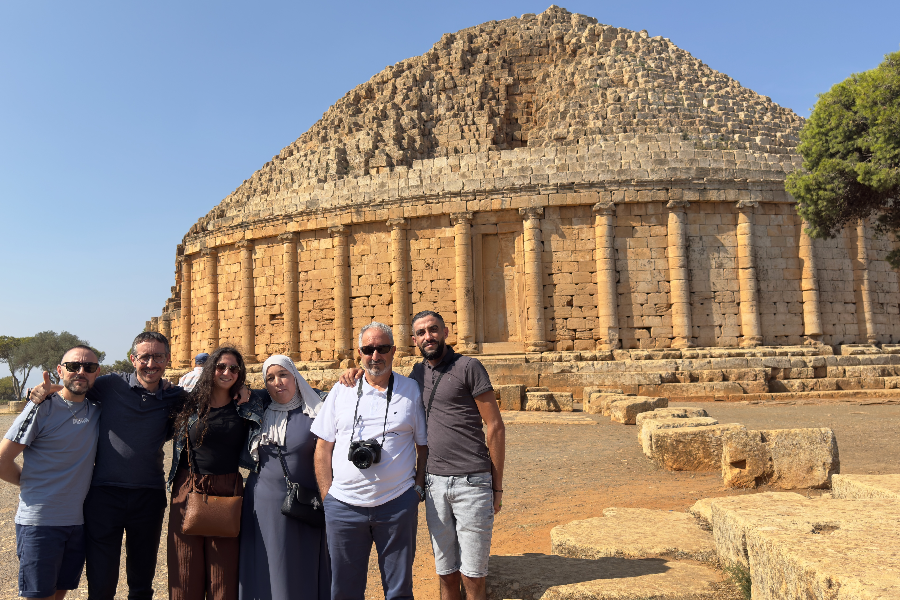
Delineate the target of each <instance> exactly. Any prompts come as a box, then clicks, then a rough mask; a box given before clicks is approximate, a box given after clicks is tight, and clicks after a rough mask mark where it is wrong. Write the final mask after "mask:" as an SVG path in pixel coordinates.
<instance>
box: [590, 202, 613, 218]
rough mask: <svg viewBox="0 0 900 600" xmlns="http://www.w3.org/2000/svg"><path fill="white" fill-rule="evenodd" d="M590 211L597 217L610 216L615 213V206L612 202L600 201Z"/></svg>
mask: <svg viewBox="0 0 900 600" xmlns="http://www.w3.org/2000/svg"><path fill="white" fill-rule="evenodd" d="M591 210H592V211H593V212H594V213H596V214H598V215H612V214H615V212H616V204H615V202H613V201H612V200H601V201H600V202H598V203H596V204H595V205H594V206H592V207H591Z"/></svg>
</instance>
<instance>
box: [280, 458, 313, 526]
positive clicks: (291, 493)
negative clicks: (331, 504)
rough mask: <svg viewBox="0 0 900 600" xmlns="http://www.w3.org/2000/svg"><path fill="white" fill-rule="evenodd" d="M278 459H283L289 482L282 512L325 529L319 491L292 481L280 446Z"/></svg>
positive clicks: (286, 478)
mask: <svg viewBox="0 0 900 600" xmlns="http://www.w3.org/2000/svg"><path fill="white" fill-rule="evenodd" d="M277 448H278V460H280V461H281V470H282V471H284V481H285V483H287V496H285V498H284V502H283V503H282V504H281V514H283V515H286V516H288V517H291V518H293V519H297V520H298V521H300V522H301V523H306V524H307V525H309V526H310V527H316V528H318V529H323V528H324V527H325V506H324V505H323V504H322V498H320V497H319V492H317V491H314V490H308V489H306V488H305V487H303V486H302V485H300V484H299V483H294V482H293V481H291V476H290V474H289V473H288V468H287V463H286V462H285V460H284V455H283V454H282V453H281V446H278V447H277Z"/></svg>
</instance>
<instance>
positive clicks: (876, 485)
mask: <svg viewBox="0 0 900 600" xmlns="http://www.w3.org/2000/svg"><path fill="white" fill-rule="evenodd" d="M831 494H832V496H834V497H835V498H839V499H842V500H868V499H871V498H891V499H895V500H900V475H838V474H835V475H832V477H831Z"/></svg>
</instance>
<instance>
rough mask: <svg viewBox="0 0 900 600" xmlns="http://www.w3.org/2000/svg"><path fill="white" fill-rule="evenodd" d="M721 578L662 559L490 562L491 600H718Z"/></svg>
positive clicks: (704, 568)
mask: <svg viewBox="0 0 900 600" xmlns="http://www.w3.org/2000/svg"><path fill="white" fill-rule="evenodd" d="M721 582H722V575H721V573H720V572H719V571H717V570H715V569H713V568H712V567H710V566H708V565H704V564H701V563H696V562H693V561H676V560H667V559H662V558H638V559H628V558H619V557H608V558H601V559H598V560H592V559H585V558H569V557H566V556H554V555H552V554H549V555H548V554H525V555H518V556H497V555H493V556H491V558H490V563H489V565H488V576H487V582H486V583H487V597H488V600H513V599H518V600H639V599H640V600H643V599H648V598H652V599H653V600H716V599H717V598H720V597H721V596H719V595H717V593H718V592H717V591H716V588H717V587H718V586H720V585H721Z"/></svg>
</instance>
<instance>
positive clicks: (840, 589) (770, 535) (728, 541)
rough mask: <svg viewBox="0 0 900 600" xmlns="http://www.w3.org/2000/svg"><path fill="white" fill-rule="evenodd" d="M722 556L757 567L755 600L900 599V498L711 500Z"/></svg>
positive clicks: (753, 576) (753, 569)
mask: <svg viewBox="0 0 900 600" xmlns="http://www.w3.org/2000/svg"><path fill="white" fill-rule="evenodd" d="M712 527H713V538H714V539H715V542H716V549H717V551H718V553H719V557H720V559H722V560H723V562H726V563H728V562H731V563H735V562H737V563H741V564H743V565H745V566H749V568H750V577H751V581H752V587H753V598H754V600H793V599H798V600H799V599H803V600H805V599H807V598H828V599H835V600H844V599H847V600H849V599H853V600H857V599H859V600H869V599H872V600H875V599H876V598H878V599H880V598H900V553H898V552H897V547H898V545H900V502H898V501H897V500H889V499H872V500H834V499H832V500H823V499H807V498H803V497H802V496H798V495H796V494H753V495H747V496H735V497H731V498H727V499H721V500H717V501H715V502H713V503H712Z"/></svg>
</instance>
